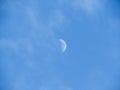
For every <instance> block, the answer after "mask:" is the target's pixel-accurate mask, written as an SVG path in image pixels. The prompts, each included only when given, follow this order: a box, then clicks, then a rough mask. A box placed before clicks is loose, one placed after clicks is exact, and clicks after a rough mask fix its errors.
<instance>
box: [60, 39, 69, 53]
mask: <svg viewBox="0 0 120 90" xmlns="http://www.w3.org/2000/svg"><path fill="white" fill-rule="evenodd" d="M59 41H60V43H61V49H62V52H65V51H66V49H67V44H66V42H65V40H63V39H59Z"/></svg>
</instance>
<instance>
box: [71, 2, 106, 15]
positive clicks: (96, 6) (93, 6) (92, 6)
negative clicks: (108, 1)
mask: <svg viewBox="0 0 120 90" xmlns="http://www.w3.org/2000/svg"><path fill="white" fill-rule="evenodd" d="M104 4H105V0H73V6H74V7H75V8H76V9H82V10H84V11H85V12H87V13H93V12H95V11H98V10H100V9H102V8H104Z"/></svg>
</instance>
